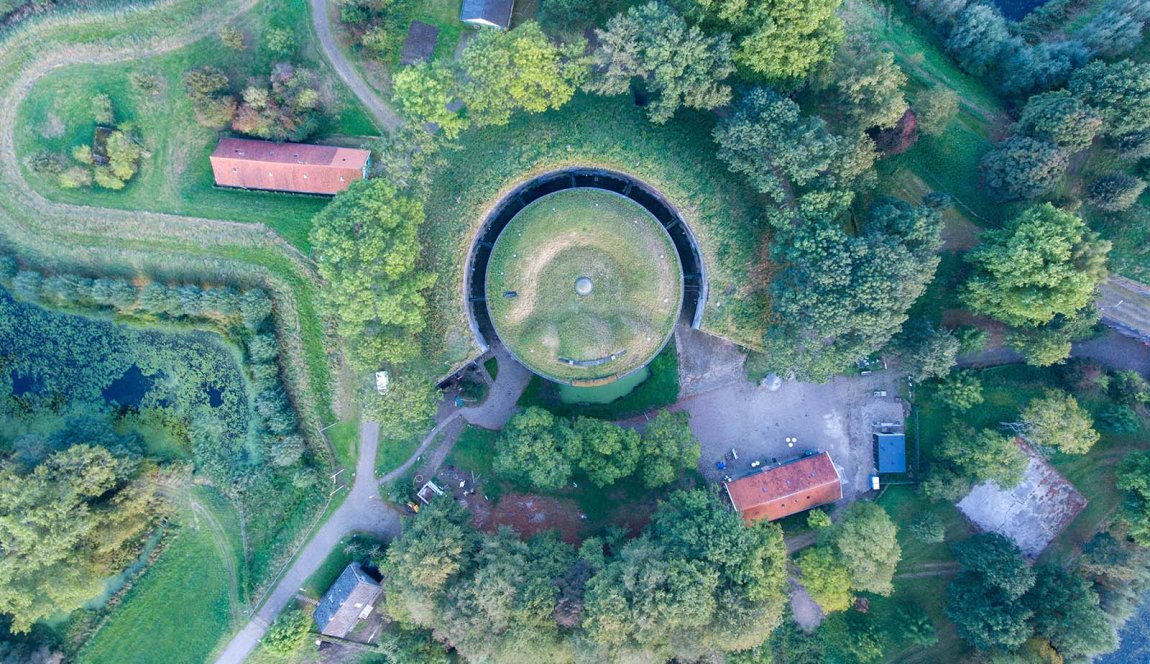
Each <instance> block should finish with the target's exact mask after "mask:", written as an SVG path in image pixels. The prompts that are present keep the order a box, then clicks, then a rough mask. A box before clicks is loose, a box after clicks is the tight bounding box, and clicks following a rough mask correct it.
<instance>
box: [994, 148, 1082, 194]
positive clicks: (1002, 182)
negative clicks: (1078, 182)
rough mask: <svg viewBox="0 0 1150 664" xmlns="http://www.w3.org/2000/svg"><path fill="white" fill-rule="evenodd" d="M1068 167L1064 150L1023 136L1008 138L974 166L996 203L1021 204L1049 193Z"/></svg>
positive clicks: (1068, 158) (1068, 162)
mask: <svg viewBox="0 0 1150 664" xmlns="http://www.w3.org/2000/svg"><path fill="white" fill-rule="evenodd" d="M1069 165H1070V157H1069V155H1068V154H1067V152H1066V151H1065V150H1063V149H1062V148H1060V147H1058V146H1057V145H1055V144H1053V143H1048V142H1046V141H1041V140H1037V139H1033V138H1029V137H1027V136H1012V137H1010V138H1008V139H1006V140H1005V141H1003V142H1001V143H999V144H998V145H996V146H995V147H994V148H993V149H992V150H990V152H987V153H986V154H985V155H984V156H983V157H982V160H981V161H980V162H979V163H978V169H979V172H980V173H981V174H982V182H983V184H984V185H985V186H986V190H987V192H989V193H990V196H991V197H992V198H994V199H995V200H997V201H1002V202H1005V201H1022V200H1030V199H1033V198H1038V197H1039V196H1042V195H1044V194H1047V193H1050V191H1051V190H1053V189H1054V186H1055V185H1056V184H1058V182H1059V180H1061V179H1062V176H1063V175H1065V174H1066V169H1067V167H1068V166H1069Z"/></svg>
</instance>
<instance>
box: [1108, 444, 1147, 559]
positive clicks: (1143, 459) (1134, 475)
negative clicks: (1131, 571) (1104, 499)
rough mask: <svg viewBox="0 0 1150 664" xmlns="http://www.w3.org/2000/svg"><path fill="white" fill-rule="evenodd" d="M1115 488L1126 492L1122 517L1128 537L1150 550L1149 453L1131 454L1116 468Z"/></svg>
mask: <svg viewBox="0 0 1150 664" xmlns="http://www.w3.org/2000/svg"><path fill="white" fill-rule="evenodd" d="M1117 476H1118V481H1117V482H1116V483H1115V486H1116V487H1118V488H1119V489H1121V490H1122V491H1125V492H1126V501H1125V504H1124V505H1123V517H1124V518H1125V520H1126V521H1127V522H1128V523H1129V526H1130V537H1131V539H1133V540H1134V541H1135V542H1137V543H1138V544H1139V545H1141V546H1143V547H1147V548H1150V452H1146V451H1140V452H1131V453H1130V454H1129V455H1127V457H1126V458H1125V459H1123V460H1122V463H1121V464H1119V466H1118V472H1117Z"/></svg>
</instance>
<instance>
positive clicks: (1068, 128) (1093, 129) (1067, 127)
mask: <svg viewBox="0 0 1150 664" xmlns="http://www.w3.org/2000/svg"><path fill="white" fill-rule="evenodd" d="M1101 128H1102V116H1101V115H1099V114H1098V112H1097V111H1095V110H1094V109H1093V108H1091V107H1090V106H1087V105H1086V104H1084V103H1082V101H1081V100H1079V99H1078V98H1077V97H1075V96H1073V95H1071V94H1070V93H1069V92H1067V91H1066V90H1059V91H1057V92H1047V93H1044V94H1040V95H1034V96H1033V97H1031V98H1030V99H1029V100H1028V101H1027V102H1026V106H1024V107H1023V109H1022V117H1020V118H1019V119H1018V130H1019V132H1021V133H1022V134H1024V135H1026V136H1030V137H1031V138H1035V139H1038V140H1040V141H1046V142H1047V143H1052V144H1054V145H1057V146H1058V147H1060V148H1062V149H1064V150H1067V151H1069V152H1078V151H1079V150H1085V149H1086V148H1088V147H1090V143H1091V142H1093V141H1094V137H1095V136H1096V135H1097V134H1098V130H1099V129H1101Z"/></svg>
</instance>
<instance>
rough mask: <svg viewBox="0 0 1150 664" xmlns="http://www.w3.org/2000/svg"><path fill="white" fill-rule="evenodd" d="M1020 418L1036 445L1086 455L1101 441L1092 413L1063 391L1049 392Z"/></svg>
mask: <svg viewBox="0 0 1150 664" xmlns="http://www.w3.org/2000/svg"><path fill="white" fill-rule="evenodd" d="M1020 419H1021V421H1022V425H1023V426H1024V427H1025V430H1026V437H1027V439H1029V440H1030V441H1031V442H1032V443H1034V444H1036V445H1041V446H1043V447H1051V448H1054V449H1056V450H1058V451H1060V452H1063V453H1065V454H1086V453H1087V452H1089V451H1090V448H1091V447H1093V446H1094V443H1097V442H1098V439H1099V435H1098V432H1097V431H1095V430H1094V419H1093V418H1092V417H1090V413H1088V412H1087V411H1086V409H1084V408H1083V407H1082V406H1080V405H1079V404H1078V400H1077V399H1075V398H1074V397H1073V396H1071V395H1069V394H1067V393H1066V392H1063V391H1061V390H1046V391H1045V392H1044V393H1043V395H1042V396H1041V397H1039V398H1037V399H1033V400H1032V401H1031V402H1030V403H1028V404H1026V408H1024V409H1022V413H1021V415H1020Z"/></svg>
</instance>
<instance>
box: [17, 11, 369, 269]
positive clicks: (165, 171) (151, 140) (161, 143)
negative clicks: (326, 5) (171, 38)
mask: <svg viewBox="0 0 1150 664" xmlns="http://www.w3.org/2000/svg"><path fill="white" fill-rule="evenodd" d="M308 11H309V10H308V3H307V2H306V0H276V1H271V0H268V1H267V2H264V3H262V4H260V5H258V6H257V7H256V8H255V9H254V10H253V11H251V12H249V13H248V14H246V15H244V16H243V17H242V18H241V19H240V20H239V21H237V23H236V25H237V26H238V27H241V28H242V29H243V30H244V32H245V33H246V34H247V48H246V49H245V50H244V51H240V52H237V51H233V50H230V49H228V48H226V47H224V46H223V44H222V42H221V41H220V39H219V38H218V37H216V36H210V37H207V38H205V39H203V40H201V41H198V42H196V43H194V44H192V45H190V46H188V47H186V48H183V49H180V50H177V51H173V52H170V53H167V54H164V55H161V56H159V57H155V58H150V59H140V60H132V61H129V62H125V63H119V64H113V65H99V66H96V65H76V66H71V67H66V68H63V69H59V70H57V71H53V72H51V73H49V74H48V75H46V76H44V77H43V78H41V79H40V80H39V81H37V83H36V84H35V86H33V88H32V90H31V91H30V92H29V95H28V98H27V100H26V101H25V102H24V104H22V105H21V107H20V109H19V116H18V124H17V127H16V149H17V154H19V155H20V157H21V158H22V159H23V160H24V162H25V176H26V177H27V178H28V181H29V182H30V183H31V184H32V186H33V187H34V188H35V189H36V190H37V191H39V192H40V193H42V194H43V195H45V196H46V197H48V198H49V199H51V200H54V201H60V202H66V203H75V204H80V205H94V206H99V207H111V208H120V209H130V210H148V211H156V212H168V213H175V214H184V215H191V216H197V217H203V218H207V219H222V220H230V221H244V222H260V223H264V224H267V225H268V226H270V227H271V228H273V229H275V230H276V231H277V232H278V233H279V234H280V235H282V236H283V237H284V238H285V239H286V240H288V241H289V242H291V243H292V244H294V245H295V246H297V247H299V248H301V249H304V250H306V249H307V247H308V243H307V236H308V231H309V230H310V228H311V218H312V216H313V215H314V214H315V213H316V212H318V211H319V210H320V209H321V208H323V206H324V205H326V204H327V202H328V200H329V199H328V198H326V197H318V196H301V195H292V194H280V193H271V192H253V191H237V190H226V189H217V188H216V187H215V184H214V180H213V177H212V172H211V164H210V163H209V161H208V156H209V155H210V154H211V152H212V150H213V149H214V148H215V144H216V138H217V136H218V135H219V134H218V132H216V131H215V130H213V129H208V128H206V127H202V126H200V125H199V124H197V123H196V121H195V115H194V113H193V110H192V105H191V103H190V101H189V100H188V98H187V95H186V94H185V93H184V88H183V75H184V73H185V72H186V71H188V70H191V69H197V68H200V67H203V66H205V65H211V66H214V67H218V68H220V69H221V70H223V71H224V73H225V74H227V75H228V77H229V79H231V81H232V83H233V86H237V87H242V86H243V85H244V82H245V81H246V80H248V79H249V78H254V79H258V80H259V81H260V82H266V81H267V77H268V75H269V74H270V72H271V66H272V64H273V63H275V62H280V61H293V62H297V63H299V64H302V65H303V66H305V67H307V68H309V69H311V70H313V71H315V72H316V73H317V75H318V79H319V81H320V88H321V94H322V96H323V98H324V104H325V108H326V109H327V116H328V118H327V121H326V122H325V123H324V125H323V126H322V127H321V128H320V132H319V136H318V137H317V138H315V139H309V140H322V138H323V137H325V136H329V135H346V136H364V135H375V134H377V133H378V132H377V130H376V129H375V127H374V126H373V125H372V123H371V121H370V119H369V118H368V117H367V116H366V115H365V114H364V112H363V110H362V109H361V107H360V106H359V105H358V102H357V101H356V100H355V97H354V96H353V95H352V94H351V93H350V92H348V91H347V90H346V89H345V88H344V87H343V86H342V84H340V83H339V82H338V79H337V78H335V77H334V76H333V75H329V74H328V71H327V70H326V69H325V67H324V65H323V60H322V57H321V56H320V55H319V53H318V51H317V50H316V47H315V46H314V44H313V43H312V41H311V40H310V38H309V36H310V35H311V29H310V15H309V13H308ZM272 27H274V28H281V29H284V28H286V29H290V30H292V31H293V32H294V33H295V34H296V36H297V43H298V48H299V51H298V53H297V54H296V55H294V56H287V57H284V56H276V55H274V54H272V53H271V52H269V51H268V50H267V49H266V48H265V47H264V42H265V40H264V33H265V32H266V31H267V30H268V29H269V28H272ZM139 76H151V77H154V80H155V81H156V83H157V86H156V88H155V90H154V91H147V90H141V89H140V88H139V86H136V85H133V83H132V81H133V77H139ZM97 94H107V95H109V96H110V97H111V98H112V102H113V106H114V109H115V112H116V118H117V121H121V122H122V121H128V122H131V123H132V124H133V125H134V126H135V128H136V130H137V131H138V133H139V135H140V137H141V141H142V143H143V145H144V147H145V148H146V150H147V154H146V156H145V157H144V158H143V160H142V162H141V165H140V171H139V173H138V174H137V175H136V177H135V178H134V179H133V180H132V181H131V182H129V183H128V185H127V187H125V188H124V189H123V190H120V191H109V190H105V189H101V188H99V187H95V186H93V187H91V188H87V187H86V188H81V189H74V190H68V189H62V188H60V187H59V186H58V184H57V183H56V180H55V178H54V177H53V176H50V175H43V174H40V173H36V172H34V171H32V170H31V168H28V167H27V161H28V159H29V158H31V157H32V156H34V155H37V154H40V153H45V152H46V153H52V154H59V155H64V156H68V155H69V154H70V153H71V150H72V148H73V147H74V146H77V145H80V144H91V142H92V132H93V130H94V128H95V120H94V118H93V112H92V109H93V104H92V99H93V97H94V96H95V95H97Z"/></svg>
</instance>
